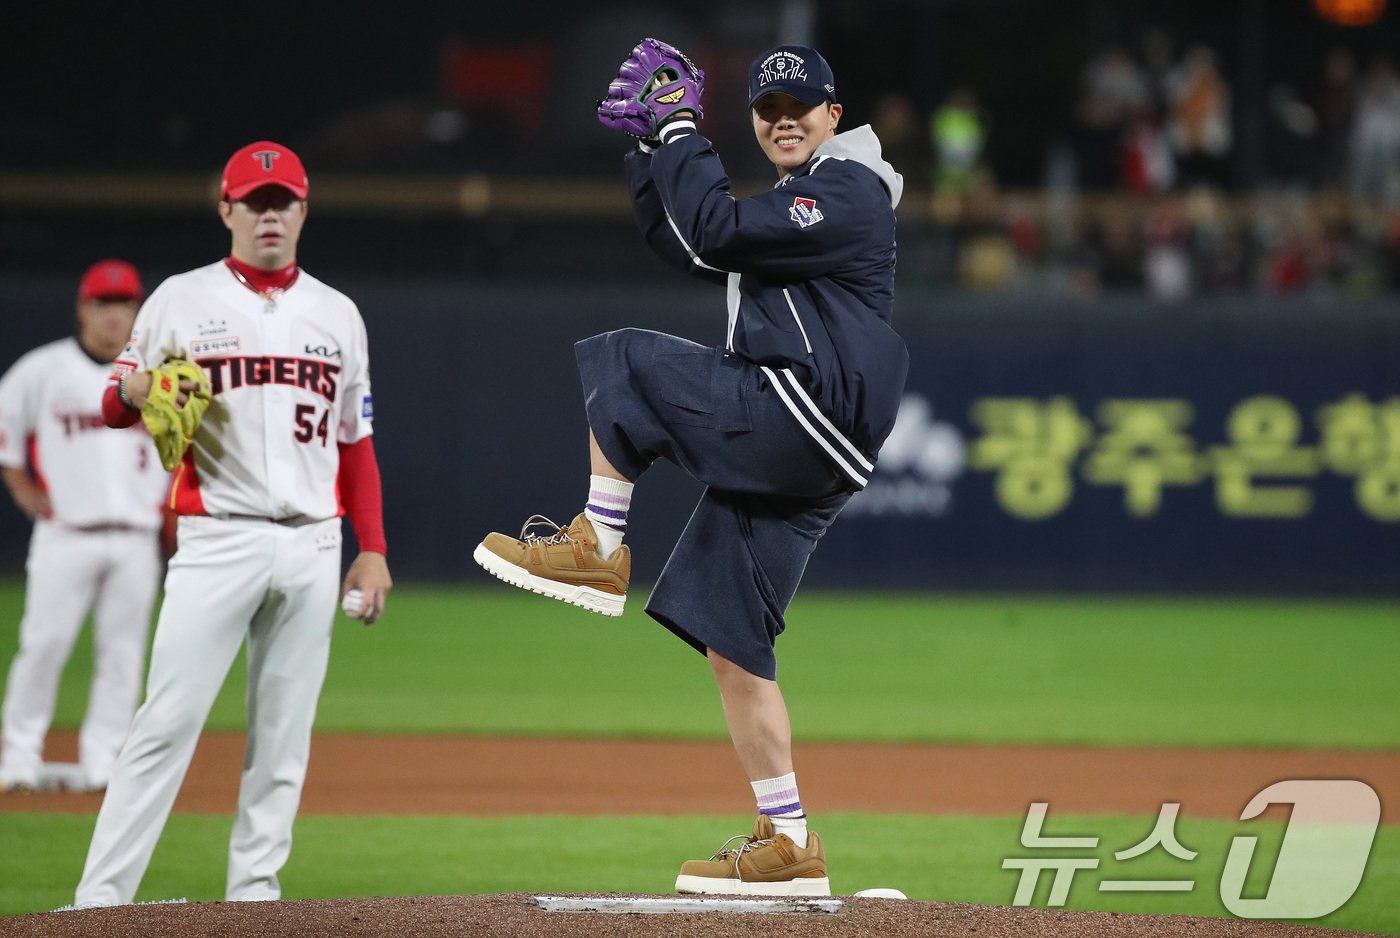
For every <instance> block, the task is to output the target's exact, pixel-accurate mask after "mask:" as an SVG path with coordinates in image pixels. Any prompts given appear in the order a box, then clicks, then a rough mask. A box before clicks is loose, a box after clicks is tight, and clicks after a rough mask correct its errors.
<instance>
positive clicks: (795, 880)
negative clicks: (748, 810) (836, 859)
mask: <svg viewBox="0 0 1400 938" xmlns="http://www.w3.org/2000/svg"><path fill="white" fill-rule="evenodd" d="M741 839H742V840H744V842H743V843H742V844H740V845H739V846H738V847H736V848H733V849H731V848H730V846H729V845H730V844H732V843H733V842H734V841H736V840H741ZM676 892H690V893H728V894H731V895H740V896H829V895H831V880H829V879H827V876H826V851H825V850H824V849H823V848H822V840H821V838H820V837H818V836H817V835H816V834H814V833H812V832H811V831H808V832H807V846H806V847H799V846H797V844H795V843H793V842H792V838H791V837H789V836H788V835H787V834H777V835H774V833H773V822H772V820H770V819H769V817H768V816H767V815H766V814H760V815H759V816H758V820H757V821H755V822H754V825H753V836H752V837H748V838H744V835H743V834H740V835H739V836H737V837H731V838H729V840H728V841H726V842H725V844H724V846H723V847H721V848H720V850H719V853H716V854H715V855H714V856H712V857H710V858H709V859H708V860H687V861H685V863H684V864H683V865H682V866H681V874H680V875H679V876H677V877H676Z"/></svg>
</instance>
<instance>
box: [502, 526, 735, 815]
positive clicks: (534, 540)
mask: <svg viewBox="0 0 1400 938" xmlns="http://www.w3.org/2000/svg"><path fill="white" fill-rule="evenodd" d="M545 524H547V525H549V526H550V527H551V528H553V529H554V533H553V534H530V533H529V531H530V529H531V528H533V527H535V526H537V525H545ZM520 539H521V540H522V541H524V542H525V543H526V544H572V543H573V542H574V539H573V537H571V536H570V535H569V531H568V529H567V528H563V527H560V526H559V525H557V524H555V523H554V522H553V521H550V520H549V519H548V518H546V517H545V516H544V515H531V516H530V517H529V520H527V521H526V522H525V524H523V525H522V526H521V528H520ZM730 839H731V840H732V839H733V838H730Z"/></svg>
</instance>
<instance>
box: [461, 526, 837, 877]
mask: <svg viewBox="0 0 1400 938" xmlns="http://www.w3.org/2000/svg"><path fill="white" fill-rule="evenodd" d="M472 559H473V560H475V561H476V562H477V563H479V564H480V565H481V567H482V569H484V570H485V571H486V572H487V573H489V574H491V575H492V576H494V577H495V578H496V579H498V580H502V581H504V582H506V583H509V584H510V585H511V586H518V587H520V588H521V589H523V590H529V591H530V592H532V593H539V594H540V595H541V596H548V597H549V598H550V599H557V600H559V601H560V602H565V603H568V604H570V605H572V606H578V607H580V608H582V609H587V610H588V611H589V612H596V613H598V614H599V615H603V616H620V615H622V607H623V606H624V605H625V604H626V602H627V597H626V596H617V595H615V594H613V593H604V592H603V591H602V590H595V589H594V588H593V587H591V586H570V585H568V584H567V583H558V582H555V581H554V580H546V579H545V578H544V577H540V576H535V575H534V574H533V573H531V572H530V571H528V570H522V569H521V568H520V567H517V566H516V565H515V564H513V563H511V562H510V561H509V560H506V559H505V558H504V557H499V556H497V555H496V554H493V553H492V552H491V551H489V550H487V548H486V545H485V544H478V545H476V550H474V551H473V552H472ZM823 895H826V894H825V893H823Z"/></svg>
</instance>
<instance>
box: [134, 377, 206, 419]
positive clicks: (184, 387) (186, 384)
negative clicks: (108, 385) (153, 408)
mask: <svg viewBox="0 0 1400 938" xmlns="http://www.w3.org/2000/svg"><path fill="white" fill-rule="evenodd" d="M153 380H154V375H152V374H151V373H150V372H149V371H139V372H134V373H132V374H129V375H127V376H126V384H125V388H126V399H127V400H129V401H131V407H132V409H133V410H140V409H141V408H142V407H144V406H146V398H148V397H150V395H151V382H152V381H153ZM198 388H199V384H198V383H197V382H194V381H191V380H190V379H189V378H181V379H180V391H179V393H178V394H176V395H175V406H177V407H184V406H185V404H187V403H188V402H189V399H190V395H191V394H193V393H194V392H195V391H196V390H197V389H198Z"/></svg>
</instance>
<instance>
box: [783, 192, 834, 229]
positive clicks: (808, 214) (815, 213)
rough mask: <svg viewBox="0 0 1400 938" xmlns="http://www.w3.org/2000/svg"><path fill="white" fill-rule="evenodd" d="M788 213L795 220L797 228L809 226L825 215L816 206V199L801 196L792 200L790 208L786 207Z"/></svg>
mask: <svg viewBox="0 0 1400 938" xmlns="http://www.w3.org/2000/svg"><path fill="white" fill-rule="evenodd" d="M788 214H789V215H791V216H792V220H793V221H795V222H797V227H799V228H810V227H812V226H813V225H815V224H816V223H817V222H819V221H821V220H822V219H823V218H825V217H826V216H825V215H823V214H822V210H821V209H819V208H817V200H816V199H804V198H802V197H801V196H799V197H797V198H795V199H793V200H792V208H790V209H788Z"/></svg>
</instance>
